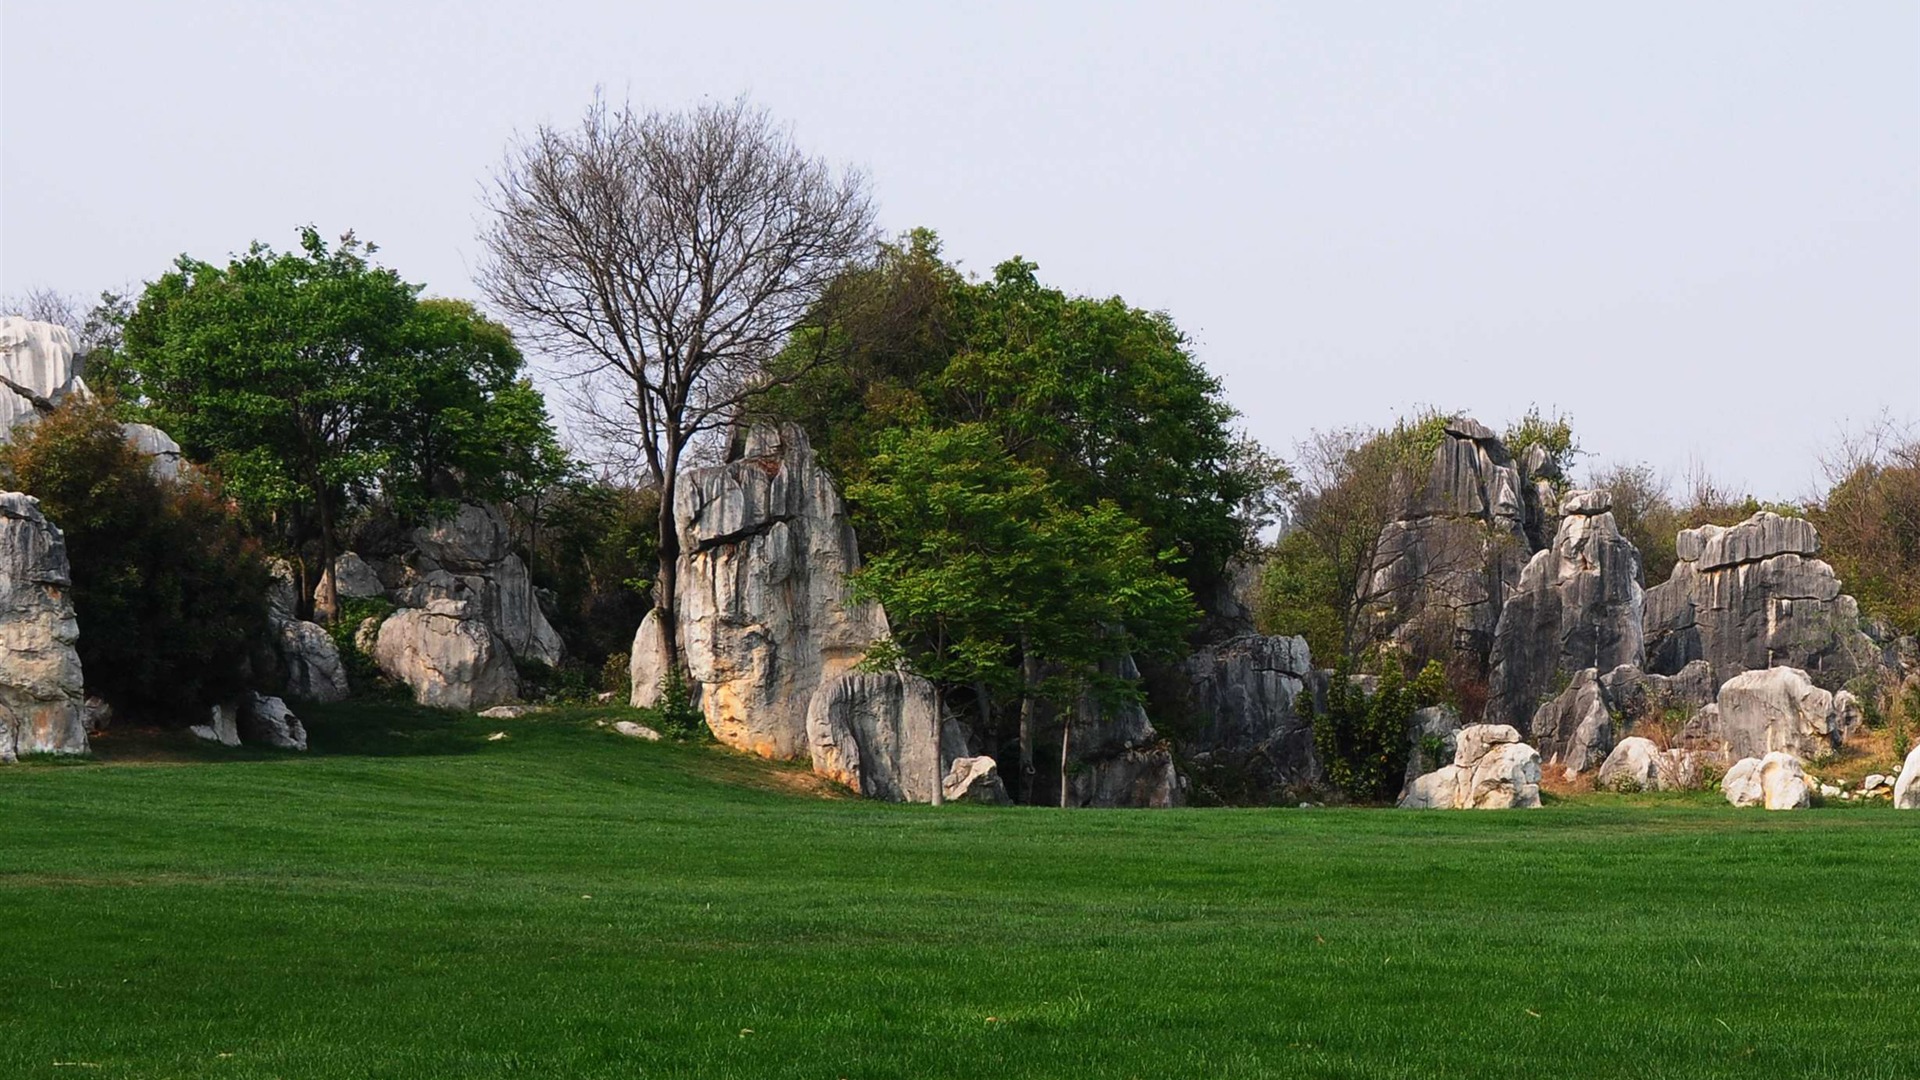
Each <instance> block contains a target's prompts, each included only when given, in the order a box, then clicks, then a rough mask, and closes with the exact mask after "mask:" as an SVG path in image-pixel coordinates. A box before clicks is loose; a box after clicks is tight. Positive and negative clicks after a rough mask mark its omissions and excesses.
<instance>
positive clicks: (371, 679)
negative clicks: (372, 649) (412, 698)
mask: <svg viewBox="0 0 1920 1080" xmlns="http://www.w3.org/2000/svg"><path fill="white" fill-rule="evenodd" d="M391 614H393V602H392V601H391V600H388V599H387V598H386V597H384V596H343V597H341V598H340V614H339V616H338V617H337V618H335V619H334V620H333V621H332V622H331V623H328V624H327V634H328V635H329V636H331V637H332V638H333V644H334V647H335V648H337V649H339V650H340V661H341V663H342V665H344V666H345V667H346V669H347V685H348V686H349V687H351V688H352V689H353V691H354V692H355V693H365V692H366V691H368V690H371V689H372V688H373V687H375V686H377V685H379V683H380V682H381V681H382V680H384V679H385V676H383V675H382V674H381V673H380V668H379V667H378V666H376V665H375V664H374V662H373V657H371V656H369V655H367V653H366V652H364V651H362V650H361V648H360V624H362V623H364V622H366V621H367V620H368V619H380V620H385V619H386V617H387V616H389V615H391Z"/></svg>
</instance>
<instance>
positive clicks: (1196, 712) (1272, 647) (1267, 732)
mask: <svg viewBox="0 0 1920 1080" xmlns="http://www.w3.org/2000/svg"><path fill="white" fill-rule="evenodd" d="M1185 672H1186V677H1187V683H1188V697H1187V707H1188V711H1189V713H1190V714H1191V715H1192V717H1193V719H1194V725H1193V731H1192V734H1191V735H1190V736H1189V737H1188V738H1187V739H1186V741H1185V742H1184V744H1183V748H1184V749H1185V751H1186V753H1187V756H1188V758H1189V760H1191V761H1192V762H1193V763H1194V765H1195V766H1197V767H1200V768H1206V767H1211V766H1216V765H1218V766H1224V767H1230V768H1233V769H1235V770H1236V771H1238V772H1240V773H1242V774H1247V775H1249V776H1250V777H1251V779H1252V781H1253V782H1254V783H1256V784H1258V785H1260V786H1263V787H1276V786H1283V785H1288V784H1296V783H1303V782H1307V781H1310V780H1312V779H1313V778H1314V775H1315V768H1316V766H1315V762H1314V757H1313V723H1312V719H1311V717H1310V715H1308V710H1307V709H1305V708H1303V707H1301V695H1302V694H1305V693H1310V692H1311V691H1310V689H1309V686H1310V683H1311V680H1312V679H1313V678H1314V669H1313V658H1312V656H1311V655H1309V653H1308V651H1307V642H1306V639H1305V638H1300V637H1267V636H1263V635H1259V634H1243V635H1240V636H1237V637H1233V638H1229V639H1228V640H1226V641H1222V642H1220V643H1218V644H1215V645H1209V646H1205V647H1202V648H1199V649H1195V650H1194V652H1193V654H1192V655H1191V656H1189V657H1188V658H1187V661H1186V665H1185Z"/></svg>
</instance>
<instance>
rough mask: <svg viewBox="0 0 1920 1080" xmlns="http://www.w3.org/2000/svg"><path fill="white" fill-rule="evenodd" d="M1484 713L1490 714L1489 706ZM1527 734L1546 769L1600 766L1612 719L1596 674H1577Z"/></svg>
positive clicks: (1610, 740) (1608, 744)
mask: <svg viewBox="0 0 1920 1080" xmlns="http://www.w3.org/2000/svg"><path fill="white" fill-rule="evenodd" d="M1569 520H1571V519H1569ZM1487 711H1488V712H1489V713H1492V712H1493V709H1492V706H1491V705H1489V706H1488V710H1487ZM1530 730H1531V731H1532V732H1533V738H1534V741H1536V742H1537V743H1539V745H1540V756H1541V757H1543V758H1545V759H1546V763H1547V764H1549V765H1559V766H1562V767H1563V768H1565V769H1566V772H1567V775H1569V776H1572V775H1574V774H1576V773H1583V772H1586V771H1587V770H1588V769H1591V768H1593V767H1595V766H1596V765H1599V764H1600V762H1601V761H1602V760H1604V759H1605V758H1606V756H1607V752H1608V751H1610V750H1612V749H1613V715H1612V713H1610V712H1609V711H1608V709H1607V700H1606V695H1605V694H1604V693H1603V689H1602V686H1601V683H1600V674H1599V672H1598V671H1596V670H1595V669H1593V668H1586V669H1584V670H1582V671H1580V672H1578V673H1576V674H1575V675H1574V677H1573V681H1572V682H1570V683H1568V684H1567V688H1566V689H1565V690H1562V691H1561V692H1560V694H1559V696H1557V697H1555V698H1554V699H1553V700H1552V701H1549V702H1547V703H1546V704H1544V705H1542V706H1540V708H1539V709H1537V710H1535V711H1534V713H1533V717H1532V720H1531V722H1530Z"/></svg>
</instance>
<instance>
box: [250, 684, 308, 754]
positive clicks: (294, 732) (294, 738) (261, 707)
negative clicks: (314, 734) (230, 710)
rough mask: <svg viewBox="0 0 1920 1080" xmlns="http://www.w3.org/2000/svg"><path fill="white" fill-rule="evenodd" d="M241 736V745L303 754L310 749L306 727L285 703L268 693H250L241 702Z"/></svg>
mask: <svg viewBox="0 0 1920 1080" xmlns="http://www.w3.org/2000/svg"><path fill="white" fill-rule="evenodd" d="M238 733H239V737H240V741H241V742H244V743H250V744H252V745H254V746H271V747H273V748H274V749H276V750H302V751H304V750H305V749H306V748H307V726H306V725H305V724H303V723H301V722H300V718H299V717H298V716H295V715H294V713H293V710H292V709H290V708H288V707H287V703H286V702H284V701H282V700H280V699H279V698H277V697H268V696H267V695H265V694H248V695H247V696H246V697H245V698H244V699H243V700H242V701H241V702H240V709H239V716H238Z"/></svg>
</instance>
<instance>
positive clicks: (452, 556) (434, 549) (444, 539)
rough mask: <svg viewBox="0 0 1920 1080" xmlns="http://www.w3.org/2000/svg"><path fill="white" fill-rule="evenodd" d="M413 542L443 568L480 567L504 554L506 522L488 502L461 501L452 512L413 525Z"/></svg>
mask: <svg viewBox="0 0 1920 1080" xmlns="http://www.w3.org/2000/svg"><path fill="white" fill-rule="evenodd" d="M413 546H414V548H415V550H417V551H419V552H420V553H421V554H422V555H425V556H426V557H428V558H429V559H432V560H433V561H434V563H435V564H437V565H438V566H441V567H443V568H445V569H448V570H455V571H461V570H467V571H483V570H486V569H488V568H490V567H492V566H493V565H494V564H496V563H498V562H500V561H502V560H503V559H505V558H506V557H507V551H508V533H507V522H506V519H505V518H502V517H501V516H500V512H499V511H498V510H495V509H494V508H492V507H490V506H481V505H479V504H477V503H461V504H460V506H459V507H458V508H457V509H455V510H454V512H453V514H452V516H450V517H445V518H440V519H438V520H436V521H432V522H429V523H427V524H426V525H422V526H421V527H419V528H418V529H415V530H414V531H413Z"/></svg>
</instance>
